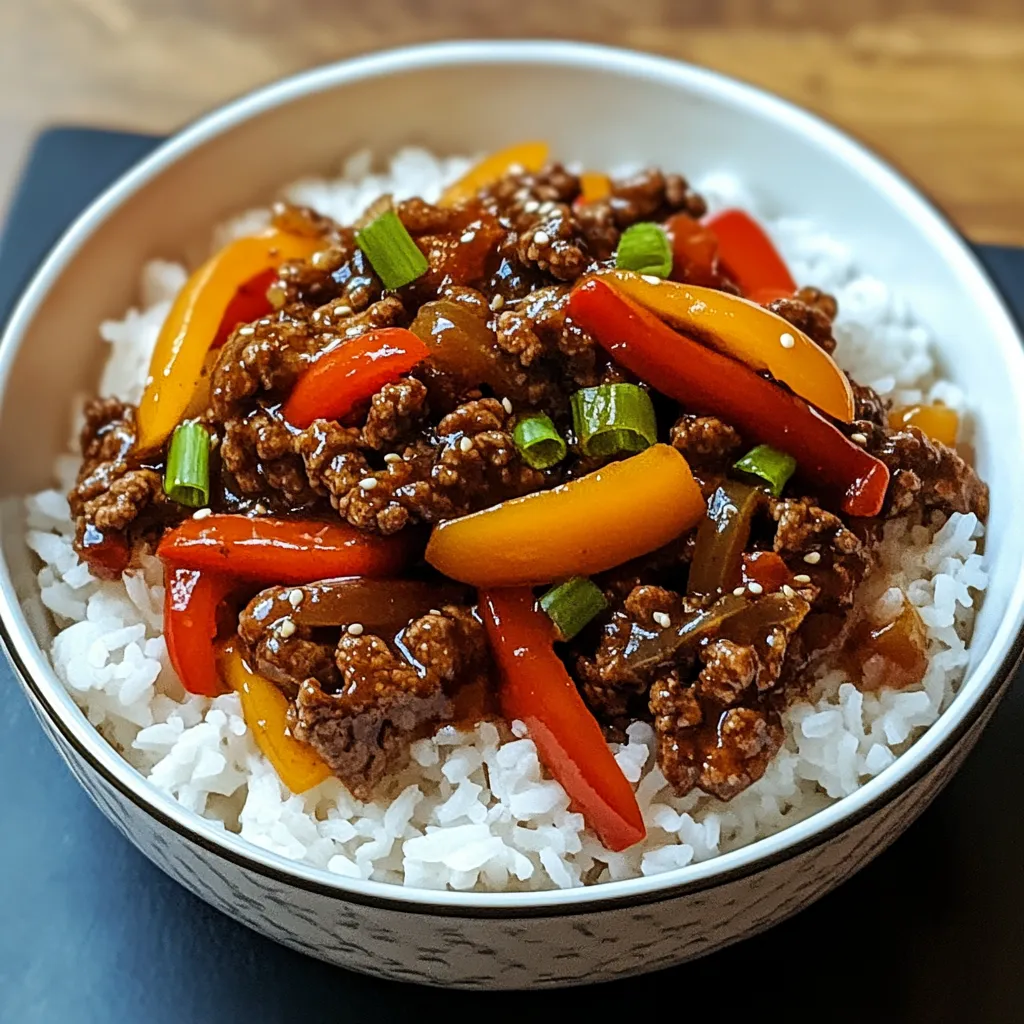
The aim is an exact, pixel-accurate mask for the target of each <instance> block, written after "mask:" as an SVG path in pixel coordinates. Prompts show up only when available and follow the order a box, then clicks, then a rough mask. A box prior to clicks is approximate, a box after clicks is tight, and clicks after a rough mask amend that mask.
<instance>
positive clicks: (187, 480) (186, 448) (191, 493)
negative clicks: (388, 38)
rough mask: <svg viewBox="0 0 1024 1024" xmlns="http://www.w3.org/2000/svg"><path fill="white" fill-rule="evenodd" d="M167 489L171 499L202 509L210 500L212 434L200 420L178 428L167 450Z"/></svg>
mask: <svg viewBox="0 0 1024 1024" xmlns="http://www.w3.org/2000/svg"><path fill="white" fill-rule="evenodd" d="M164 491H165V492H166V493H167V496H168V497H169V498H170V499H171V501H176V502H177V503H178V504H179V505H187V506H188V507H189V508H202V507H203V506H204V505H205V504H206V503H207V502H208V501H209V500H210V435H209V434H208V433H207V432H206V428H205V427H204V426H202V424H199V423H182V424H180V425H179V426H178V427H176V428H175V431H174V436H173V437H172V438H171V448H170V451H169V452H168V453H167V470H166V472H165V473H164Z"/></svg>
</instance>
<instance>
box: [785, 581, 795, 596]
mask: <svg viewBox="0 0 1024 1024" xmlns="http://www.w3.org/2000/svg"><path fill="white" fill-rule="evenodd" d="M782 592H783V594H785V595H786V597H796V591H795V590H794V589H793V588H792V587H791V586H790V585H789V584H788V583H783V584H782Z"/></svg>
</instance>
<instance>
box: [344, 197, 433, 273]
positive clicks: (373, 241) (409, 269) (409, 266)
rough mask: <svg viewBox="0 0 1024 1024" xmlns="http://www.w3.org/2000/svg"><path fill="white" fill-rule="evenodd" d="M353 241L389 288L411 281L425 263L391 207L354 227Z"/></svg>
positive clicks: (421, 254) (426, 265) (424, 257)
mask: <svg viewBox="0 0 1024 1024" xmlns="http://www.w3.org/2000/svg"><path fill="white" fill-rule="evenodd" d="M356 244H357V245H358V246H359V248H360V249H362V250H363V252H364V253H366V258H367V259H368V260H369V261H370V263H371V264H372V265H373V269H374V270H375V271H376V272H377V276H378V277H379V278H380V279H381V281H383V282H384V287H385V288H388V289H390V290H391V291H394V290H395V289H396V288H401V287H402V286H403V285H407V284H409V283H410V282H412V281H415V280H416V278H417V277H420V276H421V275H422V274H424V273H425V272H426V270H427V267H428V266H429V264H428V263H427V257H426V256H424V255H423V253H422V252H420V249H419V246H418V245H417V244H416V243H415V242H414V241H413V239H412V235H410V234H409V232H408V231H406V230H405V225H404V224H403V223H402V222H401V221H400V220H399V219H398V214H397V213H395V211H394V210H387V211H386V212H385V213H382V214H381V215H380V216H379V217H377V218H376V219H375V220H372V221H370V223H369V224H367V225H366V227H365V228H363V229H362V230H361V231H358V232H357V233H356Z"/></svg>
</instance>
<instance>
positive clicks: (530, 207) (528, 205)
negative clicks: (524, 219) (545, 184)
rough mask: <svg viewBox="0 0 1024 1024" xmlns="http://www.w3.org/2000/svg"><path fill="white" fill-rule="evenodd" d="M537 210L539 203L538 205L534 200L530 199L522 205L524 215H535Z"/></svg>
mask: <svg viewBox="0 0 1024 1024" xmlns="http://www.w3.org/2000/svg"><path fill="white" fill-rule="evenodd" d="M539 209H540V203H538V202H537V200H536V199H530V200H527V202H525V203H523V212H524V213H536V212H537V211H538V210H539Z"/></svg>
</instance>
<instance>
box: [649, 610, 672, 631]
mask: <svg viewBox="0 0 1024 1024" xmlns="http://www.w3.org/2000/svg"><path fill="white" fill-rule="evenodd" d="M652 618H653V619H654V621H655V622H656V623H657V624H658V625H659V626H661V628H662V629H668V627H669V626H671V625H672V619H671V618H670V617H669V616H668V615H667V614H666V613H665V612H655V613H654V615H653V616H652Z"/></svg>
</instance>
